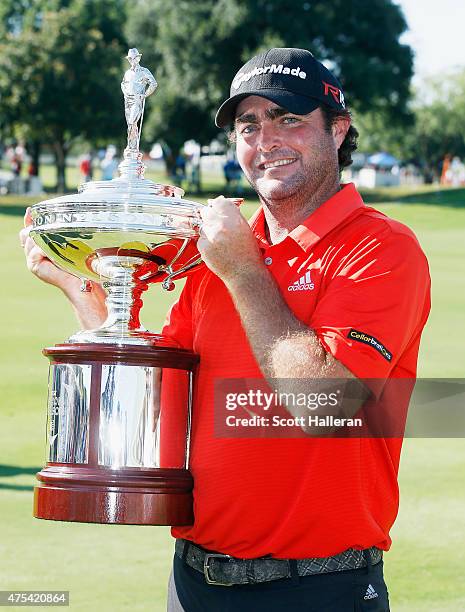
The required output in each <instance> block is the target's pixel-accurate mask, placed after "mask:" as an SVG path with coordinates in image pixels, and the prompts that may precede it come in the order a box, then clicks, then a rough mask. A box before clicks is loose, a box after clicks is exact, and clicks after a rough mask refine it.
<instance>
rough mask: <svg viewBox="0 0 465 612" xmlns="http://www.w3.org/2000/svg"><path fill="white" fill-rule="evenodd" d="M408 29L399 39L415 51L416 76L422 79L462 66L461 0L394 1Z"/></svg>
mask: <svg viewBox="0 0 465 612" xmlns="http://www.w3.org/2000/svg"><path fill="white" fill-rule="evenodd" d="M396 4H399V5H400V6H401V7H402V9H403V11H404V15H405V17H406V19H407V23H408V24H409V27H410V31H409V32H407V33H406V34H405V35H404V36H403V38H402V42H406V43H408V44H409V45H410V46H411V47H412V48H413V50H414V51H415V75H416V77H417V78H420V79H421V78H423V77H426V76H431V75H434V74H438V73H441V72H443V71H444V70H450V69H453V68H457V67H464V68H465V34H464V28H465V1H464V0H397V2H396Z"/></svg>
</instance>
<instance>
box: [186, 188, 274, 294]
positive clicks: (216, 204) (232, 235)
mask: <svg viewBox="0 0 465 612" xmlns="http://www.w3.org/2000/svg"><path fill="white" fill-rule="evenodd" d="M201 217H202V221H203V225H202V230H201V232H200V238H199V240H198V242H197V247H198V249H199V252H200V255H201V256H202V259H203V261H204V262H205V263H206V264H207V266H208V267H209V268H210V270H211V271H212V272H214V273H215V274H216V275H217V276H219V277H220V278H221V280H223V281H224V282H225V283H226V284H227V283H228V281H230V280H233V279H235V278H237V277H238V276H241V275H243V276H250V275H251V274H253V272H254V271H255V270H256V269H257V268H258V267H260V266H263V264H262V259H261V256H260V249H259V248H258V245H257V241H256V239H255V237H254V235H253V233H252V230H251V229H250V227H249V224H248V223H247V221H246V220H245V218H244V217H243V216H242V214H241V213H240V211H239V208H238V207H237V205H236V204H234V201H233V199H232V198H225V197H224V196H219V197H217V198H215V199H214V200H208V206H206V207H204V208H202V211H201Z"/></svg>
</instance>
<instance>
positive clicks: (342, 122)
mask: <svg viewBox="0 0 465 612" xmlns="http://www.w3.org/2000/svg"><path fill="white" fill-rule="evenodd" d="M349 128H350V117H338V118H337V119H336V120H335V121H334V123H333V125H332V126H331V132H332V133H333V138H334V142H335V144H336V149H338V150H339V147H340V146H341V144H342V143H343V142H344V138H345V137H346V134H347V132H348V131H349Z"/></svg>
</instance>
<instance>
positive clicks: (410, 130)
mask: <svg viewBox="0 0 465 612" xmlns="http://www.w3.org/2000/svg"><path fill="white" fill-rule="evenodd" d="M410 112H411V116H412V122H411V124H410V125H408V126H399V125H396V124H395V123H394V124H393V123H391V122H389V121H388V120H387V119H386V117H385V116H383V115H382V114H381V113H373V112H368V113H364V114H362V115H360V116H356V122H357V126H358V127H359V128H360V132H361V137H360V150H362V151H364V152H366V153H374V152H375V151H383V150H384V151H389V153H392V154H393V155H395V156H396V157H398V158H399V159H402V160H404V161H405V162H411V163H414V164H415V165H416V166H418V167H419V168H421V169H422V171H423V174H424V178H425V180H427V181H428V182H430V181H431V180H432V179H433V178H434V177H436V178H437V177H439V176H440V174H441V168H442V163H443V161H444V158H445V157H446V156H449V157H451V158H452V157H454V156H458V157H461V158H462V159H465V121H464V117H465V70H461V71H459V72H451V73H449V74H446V75H444V74H441V76H437V77H430V78H428V79H426V80H424V81H423V82H422V83H421V85H419V86H417V87H416V88H414V89H413V95H412V102H411V104H410ZM406 127H407V129H405V128H406Z"/></svg>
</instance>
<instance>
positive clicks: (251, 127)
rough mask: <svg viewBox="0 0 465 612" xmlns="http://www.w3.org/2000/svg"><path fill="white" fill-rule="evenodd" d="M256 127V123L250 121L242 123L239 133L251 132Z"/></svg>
mask: <svg viewBox="0 0 465 612" xmlns="http://www.w3.org/2000/svg"><path fill="white" fill-rule="evenodd" d="M256 129H257V126H256V125H253V124H252V123H251V124H250V125H244V127H243V128H242V129H241V130H240V132H241V134H251V133H252V132H254V131H255V130H256Z"/></svg>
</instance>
